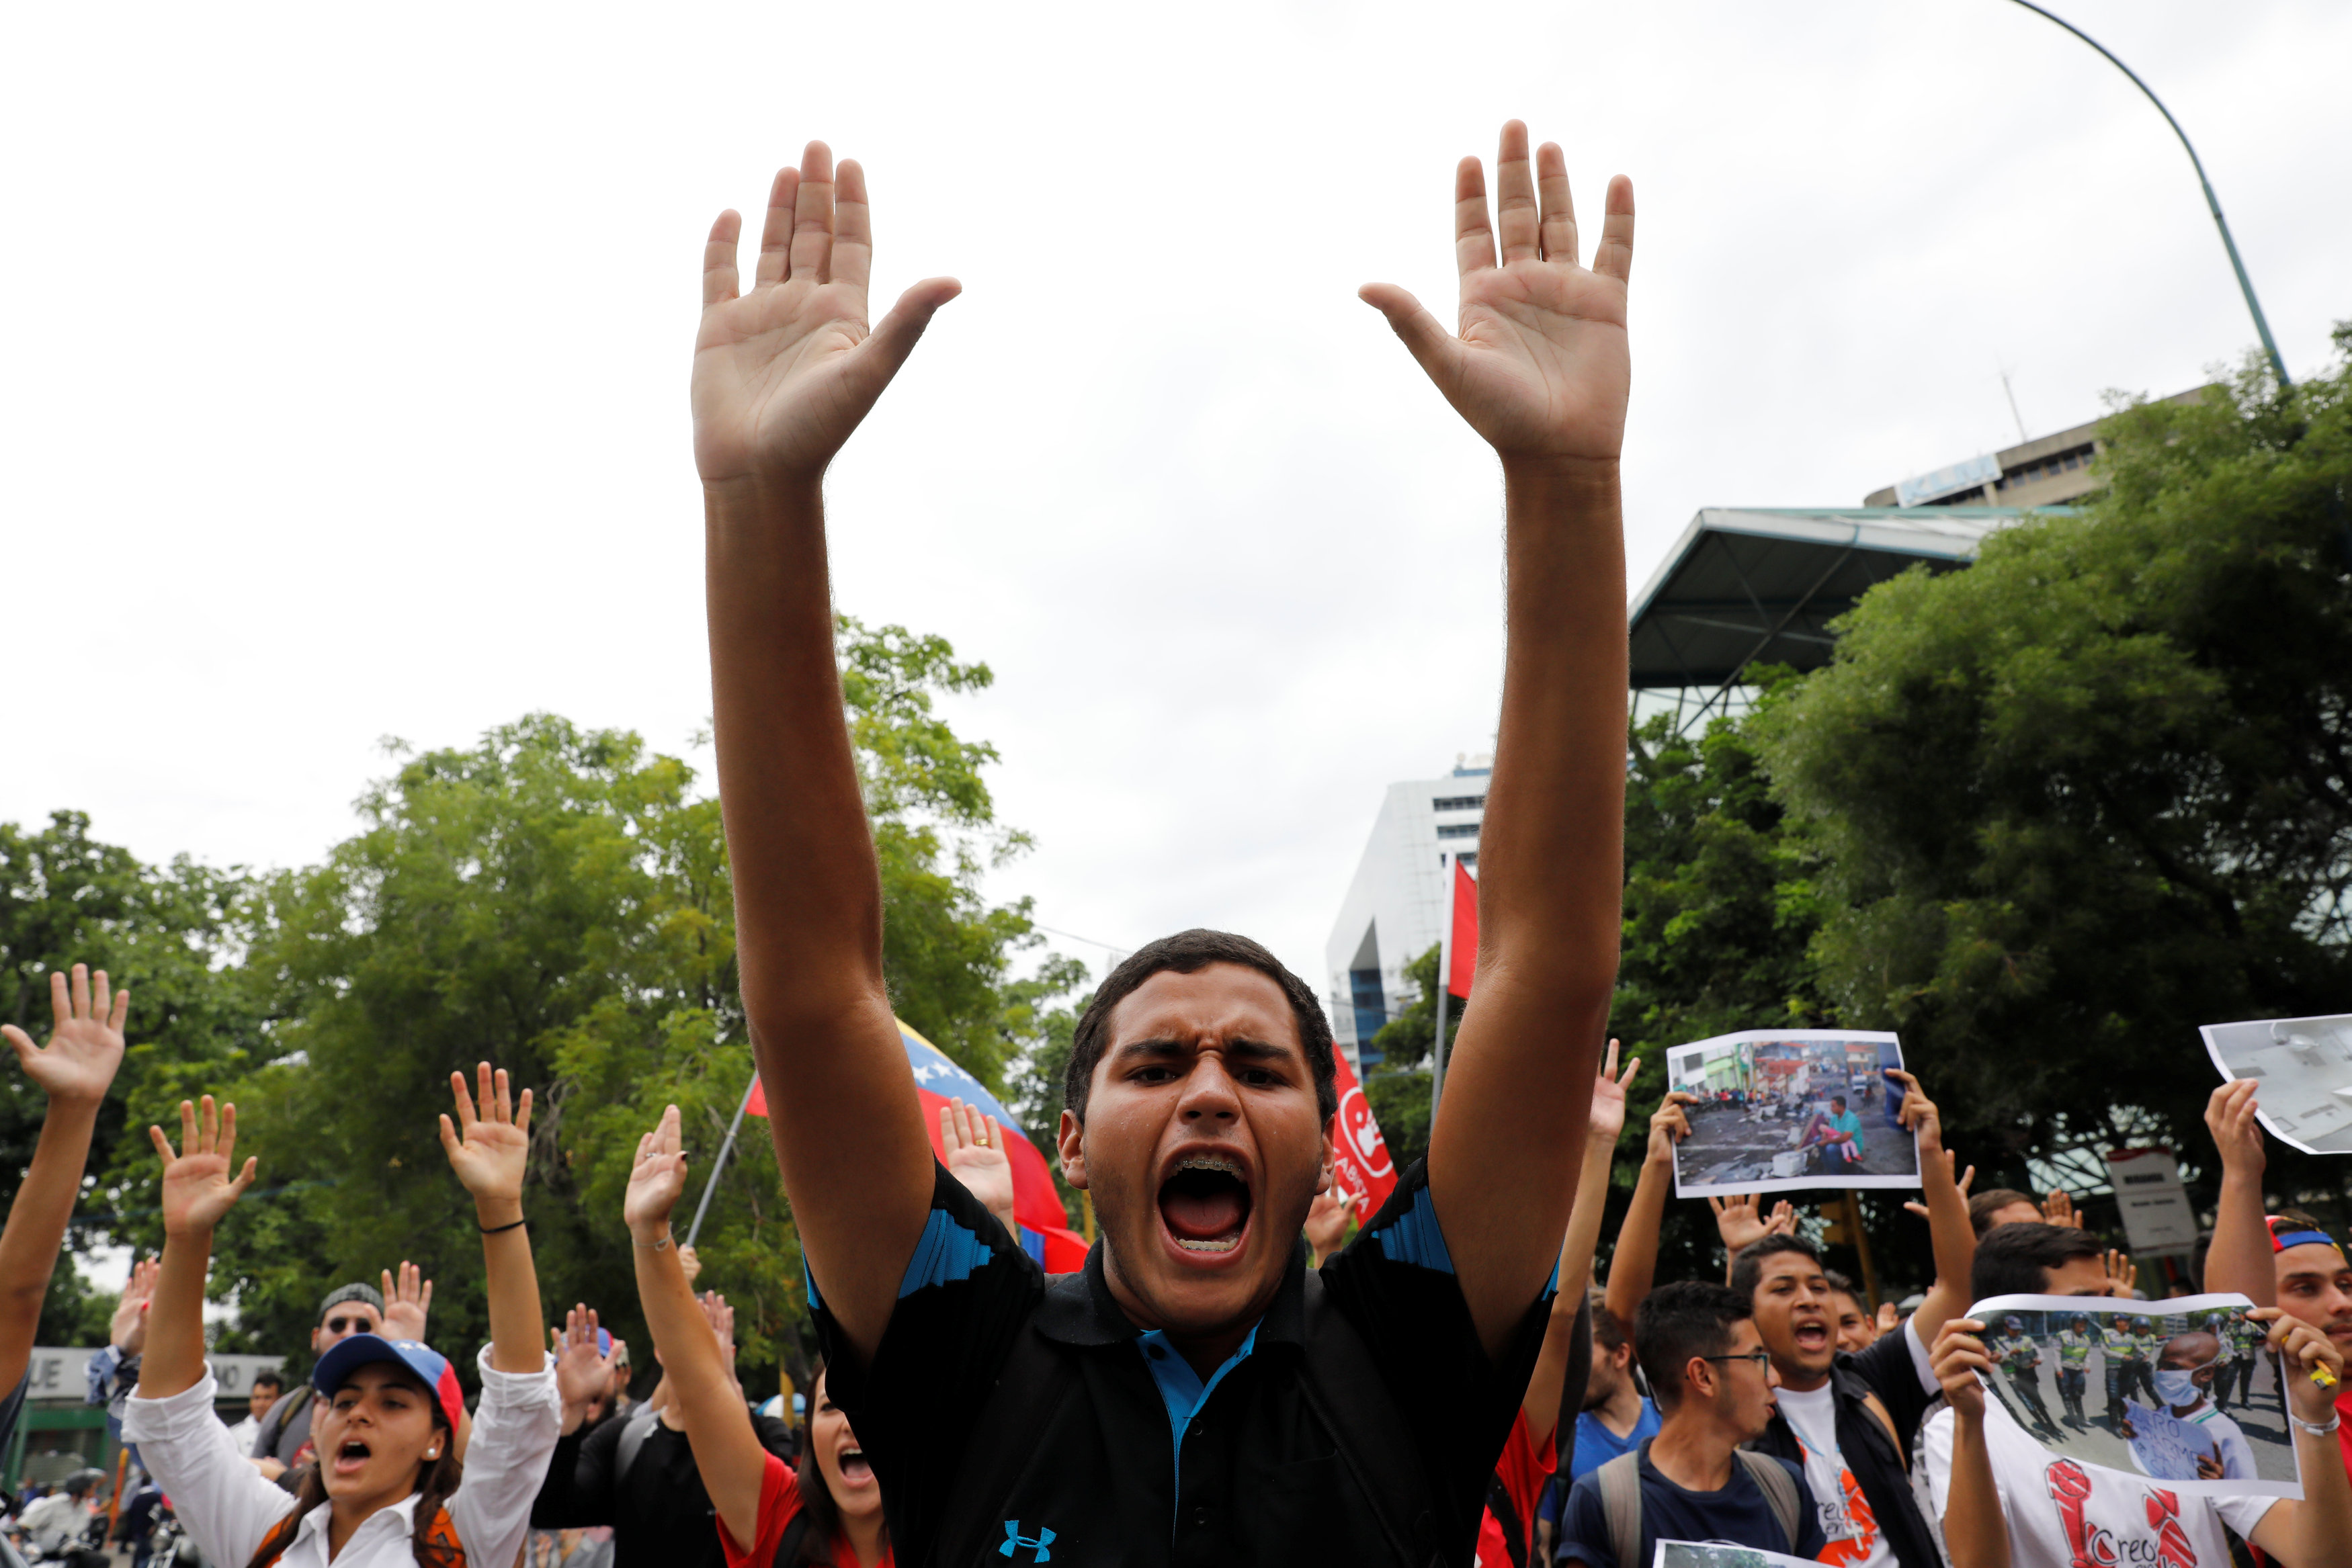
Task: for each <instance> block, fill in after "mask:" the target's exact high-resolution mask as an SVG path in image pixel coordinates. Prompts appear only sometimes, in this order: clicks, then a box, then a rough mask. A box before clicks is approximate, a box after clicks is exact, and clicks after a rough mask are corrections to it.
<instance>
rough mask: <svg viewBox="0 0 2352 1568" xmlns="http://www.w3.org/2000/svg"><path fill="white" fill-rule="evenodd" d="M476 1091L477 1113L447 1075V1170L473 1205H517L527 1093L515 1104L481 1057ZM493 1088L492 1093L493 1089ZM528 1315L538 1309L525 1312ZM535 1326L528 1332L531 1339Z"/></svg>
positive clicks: (526, 1152)
mask: <svg viewBox="0 0 2352 1568" xmlns="http://www.w3.org/2000/svg"><path fill="white" fill-rule="evenodd" d="M474 1072H475V1078H476V1081H477V1083H478V1088H479V1091H480V1093H479V1100H480V1106H481V1109H480V1113H479V1114H477V1113H476V1111H475V1102H476V1098H477V1097H476V1096H475V1095H473V1094H468V1093H467V1092H466V1075H465V1074H464V1073H462V1072H452V1073H451V1074H449V1092H450V1094H451V1096H452V1097H453V1098H454V1099H455V1100H456V1101H457V1122H456V1124H454V1125H453V1124H451V1123H450V1120H449V1117H448V1114H447V1113H446V1112H445V1113H443V1114H442V1117H441V1147H442V1150H443V1152H445V1153H446V1154H447V1155H448V1156H449V1168H450V1169H451V1170H453V1171H456V1172H457V1179H458V1180H459V1181H460V1182H463V1183H464V1184H465V1186H466V1190H467V1192H470V1193H472V1194H473V1195H474V1204H475V1207H481V1206H482V1205H484V1204H491V1203H496V1204H511V1205H513V1206H514V1207H518V1208H519V1207H521V1204H522V1178H523V1170H524V1167H525V1166H527V1165H528V1163H529V1162H530V1090H528V1089H526V1090H524V1091H523V1092H522V1100H521V1102H520V1103H517V1102H516V1101H515V1099H514V1097H513V1094H512V1092H511V1088H510V1085H509V1083H508V1081H507V1070H506V1069H505V1068H503V1067H501V1068H499V1070H498V1071H497V1072H496V1073H493V1072H492V1071H490V1064H489V1063H488V1062H487V1061H485V1062H482V1063H480V1064H479V1065H478V1066H477V1067H476V1068H475V1070H474ZM494 1090H495V1092H494ZM531 1315H532V1316H533V1317H534V1318H536V1317H537V1316H538V1313H536V1312H533V1313H532V1314H531ZM537 1334H538V1331H537V1330H533V1331H532V1337H533V1338H534V1339H536V1337H537Z"/></svg>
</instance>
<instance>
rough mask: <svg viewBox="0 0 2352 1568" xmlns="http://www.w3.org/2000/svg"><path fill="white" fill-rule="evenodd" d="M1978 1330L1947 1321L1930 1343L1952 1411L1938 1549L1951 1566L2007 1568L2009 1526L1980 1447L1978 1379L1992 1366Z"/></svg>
mask: <svg viewBox="0 0 2352 1568" xmlns="http://www.w3.org/2000/svg"><path fill="white" fill-rule="evenodd" d="M1984 1332H1985V1325H1984V1324H1982V1323H1980V1322H1977V1321H1976V1320H1975V1319H1973V1318H1963V1317H1952V1318H1947V1319H1946V1320H1945V1322H1944V1325H1943V1327H1942V1329H1941V1330H1939V1331H1938V1332H1937V1336H1936V1338H1935V1339H1934V1341H1933V1342H1931V1344H1932V1353H1933V1364H1934V1366H1935V1369H1936V1381H1937V1382H1938V1383H1940V1384H1941V1385H1943V1389H1944V1402H1945V1403H1946V1404H1948V1405H1949V1406H1951V1408H1952V1420H1953V1427H1952V1461H1951V1464H1952V1469H1951V1479H1950V1481H1949V1483H1948V1485H1949V1488H1950V1490H1949V1493H1948V1497H1947V1499H1946V1501H1945V1505H1944V1546H1945V1549H1946V1550H1947V1551H1948V1552H1950V1553H1951V1559H1952V1568H2010V1562H2009V1526H2008V1524H2007V1522H2006V1520H2005V1516H2004V1515H2003V1514H2002V1512H2001V1503H2000V1486H1999V1485H1998V1484H1997V1483H1996V1482H1995V1481H1994V1479H1993V1473H1992V1452H1991V1450H1990V1448H1987V1447H1986V1446H1985V1426H1984V1423H1985V1393H1984V1384H1983V1382H1982V1381H1981V1379H1982V1378H1984V1377H1990V1376H1991V1375H1992V1372H1993V1358H1992V1354H1991V1353H1990V1351H1988V1350H1987V1349H1986V1348H1985V1343H1984V1340H1983V1339H1982V1338H1981V1337H1980V1336H1982V1334H1983V1333H1984Z"/></svg>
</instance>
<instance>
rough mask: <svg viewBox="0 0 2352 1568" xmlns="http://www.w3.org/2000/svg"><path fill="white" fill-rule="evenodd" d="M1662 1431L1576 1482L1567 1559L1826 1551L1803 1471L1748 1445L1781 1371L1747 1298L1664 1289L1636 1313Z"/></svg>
mask: <svg viewBox="0 0 2352 1568" xmlns="http://www.w3.org/2000/svg"><path fill="white" fill-rule="evenodd" d="M1633 1351H1634V1354H1635V1355H1636V1356H1637V1357H1638V1358H1639V1359H1640V1361H1641V1363H1642V1371H1643V1374H1644V1375H1646V1376H1647V1377H1648V1378H1649V1380H1650V1389H1651V1392H1652V1394H1653V1395H1654V1397H1655V1398H1656V1400H1657V1403H1658V1408H1659V1410H1660V1412H1661V1424H1660V1426H1659V1428H1658V1435H1657V1436H1656V1437H1653V1438H1651V1439H1650V1440H1649V1441H1648V1442H1646V1443H1644V1444H1643V1445H1642V1446H1641V1448H1638V1449H1636V1450H1635V1451H1634V1452H1633V1453H1631V1454H1627V1455H1624V1456H1622V1457H1621V1458H1614V1459H1612V1460H1610V1461H1609V1462H1608V1463H1607V1464H1605V1465H1602V1466H1601V1468H1600V1469H1595V1470H1592V1471H1590V1472H1588V1473H1587V1474H1585V1475H1583V1476H1580V1477H1579V1478H1578V1479H1577V1482H1576V1485H1575V1487H1574V1489H1573V1490H1570V1493H1569V1494H1568V1506H1567V1508H1566V1509H1565V1510H1563V1511H1562V1512H1561V1515H1560V1525H1559V1528H1560V1545H1559V1561H1560V1562H1561V1563H1582V1564H1584V1565H1585V1568H1648V1565H1649V1563H1651V1561H1652V1560H1653V1559H1654V1557H1655V1556H1656V1554H1657V1543H1658V1542H1661V1541H1711V1542H1728V1543H1730V1544H1732V1545H1736V1546H1751V1547H1755V1548H1758V1549H1759V1550H1761V1551H1765V1552H1781V1553H1784V1554H1786V1555H1789V1556H1792V1557H1811V1558H1817V1557H1819V1556H1820V1555H1821V1553H1822V1551H1823V1550H1824V1549H1825V1548H1826V1547H1827V1545H1828V1541H1827V1538H1826V1537H1825V1536H1823V1535H1822V1525H1821V1511H1820V1510H1819V1509H1818V1508H1817V1507H1816V1506H1815V1504H1814V1500H1813V1495H1812V1492H1811V1489H1810V1488H1808V1487H1807V1486H1806V1485H1805V1478H1804V1473H1803V1472H1802V1471H1801V1469H1798V1467H1797V1466H1795V1465H1792V1464H1790V1462H1789V1461H1788V1460H1786V1459H1780V1458H1773V1457H1772V1456H1770V1455H1769V1454H1757V1453H1750V1452H1747V1451H1745V1450H1743V1449H1742V1448H1740V1445H1741V1444H1742V1443H1747V1442H1751V1441H1753V1440H1754V1439H1755V1438H1757V1437H1761V1436H1762V1435H1763V1432H1764V1428H1765V1427H1767V1426H1768V1425H1769V1424H1770V1422H1771V1419H1772V1411H1773V1403H1774V1398H1773V1390H1775V1389H1776V1388H1778V1387H1779V1386H1780V1374H1778V1373H1777V1372H1775V1371H1774V1370H1773V1369H1772V1353H1771V1352H1770V1351H1769V1350H1767V1349H1766V1348H1765V1347H1764V1337H1763V1335H1762V1334H1760V1333H1758V1332H1757V1330H1756V1324H1755V1323H1754V1322H1752V1321H1751V1320H1750V1315H1749V1308H1748V1300H1747V1298H1745V1297H1743V1296H1741V1295H1738V1293H1737V1292H1735V1291H1730V1290H1727V1289H1726V1288H1725V1287H1724V1286H1721V1285H1717V1284H1712V1283H1708V1282H1706V1281H1696V1280H1691V1281H1681V1282H1678V1283H1675V1284H1672V1285H1663V1286H1660V1287H1659V1288H1658V1289H1657V1290H1654V1291H1651V1292H1650V1293H1649V1294H1648V1295H1647V1296H1645V1297H1644V1298H1643V1301H1642V1304H1641V1307H1640V1308H1639V1310H1638V1311H1636V1312H1635V1313H1634V1318H1633Z"/></svg>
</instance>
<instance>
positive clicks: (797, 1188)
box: [693, 141, 958, 1357]
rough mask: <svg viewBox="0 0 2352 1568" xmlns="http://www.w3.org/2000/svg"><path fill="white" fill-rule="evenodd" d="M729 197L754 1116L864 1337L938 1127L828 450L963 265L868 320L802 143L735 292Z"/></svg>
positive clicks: (708, 385)
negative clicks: (888, 847) (856, 695)
mask: <svg viewBox="0 0 2352 1568" xmlns="http://www.w3.org/2000/svg"><path fill="white" fill-rule="evenodd" d="M741 230H742V220H741V219H740V217H739V216H738V215H737V214H735V213H733V212H731V211H730V212H726V213H722V214H719V220H718V222H717V223H715V224H713V225H711V229H710V237H709V243H708V245H707V246H705V247H704V253H703V273H702V283H703V287H702V301H703V309H702V324H701V329H700V330H699V332H698V334H697V337H696V340H695V351H694V375H693V407H694V455H695V464H696V466H697V468H698V470H699V471H700V474H701V476H702V486H703V515H704V540H705V551H706V562H707V569H706V593H707V599H708V603H709V622H710V662H711V696H712V702H713V705H714V707H713V716H714V731H715V735H716V737H717V741H718V752H719V800H720V805H721V810H722V811H723V813H724V815H725V817H726V824H727V848H728V855H729V859H730V862H731V864H732V866H733V869H734V885H735V915H736V936H737V943H738V946H737V953H738V956H739V961H740V967H741V973H742V991H743V1006H744V1010H745V1012H746V1014H747V1015H748V1018H749V1020H750V1025H751V1044H752V1051H753V1053H754V1055H755V1056H756V1057H757V1059H758V1061H759V1066H760V1075H761V1081H762V1082H764V1083H765V1084H766V1086H767V1098H768V1110H769V1121H768V1127H769V1132H770V1135H771V1136H772V1137H773V1138H774V1140H775V1145H776V1158H777V1163H778V1164H779V1166H781V1167H782V1175H783V1180H784V1190H785V1192H786V1193H787V1194H788V1195H789V1196H790V1197H791V1200H792V1206H793V1220H794V1221H795V1223H796V1224H797V1225H798V1226H799V1228H800V1233H801V1239H802V1243H803V1247H804V1249H805V1256H806V1258H807V1260H808V1267H809V1270H810V1271H811V1273H812V1275H813V1276H814V1279H815V1281H816V1284H817V1287H818V1289H819V1290H820V1291H822V1293H823V1299H824V1301H825V1302H826V1304H827V1305H828V1306H829V1307H830V1308H831V1310H832V1312H833V1315H834V1318H835V1322H837V1323H838V1324H839V1325H840V1326H841V1330H842V1332H843V1333H844V1334H845V1336H846V1337H847V1339H848V1341H849V1343H851V1345H852V1346H854V1347H855V1349H856V1353H857V1354H859V1355H860V1356H861V1357H870V1356H871V1355H872V1354H873V1353H874V1349H875V1347H876V1345H877V1343H879V1342H880V1339H881V1334H882V1330H883V1327H884V1325H885V1324H887V1322H889V1317H890V1311H891V1307H892V1305H893V1303H894V1302H895V1301H897V1299H898V1285H899V1281H900V1277H901V1275H902V1274H903V1273H904V1272H905V1270H906V1266H907V1260H908V1258H909V1257H910V1256H911V1255H912V1254H913V1252H914V1250H915V1241H916V1239H917V1237H918V1236H919V1235H920V1233H921V1231H922V1229H923V1225H924V1222H925V1218H926V1217H927V1216H928V1214H929V1208H930V1197H931V1182H932V1176H931V1172H932V1159H931V1149H930V1142H929V1139H928V1138H927V1137H926V1136H925V1134H924V1131H923V1122H922V1109H921V1106H920V1104H919V1102H918V1101H917V1099H916V1097H915V1082H914V1078H913V1076H912V1074H911V1072H910V1071H909V1069H908V1064H907V1053H906V1047H905V1045H904V1044H903V1043H902V1042H901V1040H899V1036H898V1024H897V1022H896V1021H895V1019H893V1018H892V1016H891V1010H890V999H889V997H888V994H887V991H886V990H885V988H884V986H883V979H882V896H881V883H880V880H879V873H878V871H877V864H876V861H875V858H874V845H873V841H872V839H871V837H870V836H869V834H868V832H867V830H866V812H865V807H864V803H863V800H862V799H861V797H860V794H859V791H858V781H857V769H856V763H855V761H854V759H853V756H852V752H851V749H850V744H849V734H848V730H847V729H846V727H845V725H844V721H843V708H842V693H841V680H840V675H839V673H838V671H837V669H836V667H835V663H834V641H833V633H834V622H833V603H832V599H831V594H830V589H829V585H828V583H827V580H826V567H825V540H824V497H823V488H822V487H823V482H824V471H825V467H826V465H828V464H830V463H831V462H832V461H833V457H834V455H835V453H836V452H838V451H839V450H840V449H841V445H842V444H843V443H844V442H845V441H846V440H848V439H849V435H850V433H851V432H852V431H854V430H855V429H856V427H857V425H858V423H860V422H861V421H862V420H864V419H865V417H866V414H867V413H868V412H870V411H871V410H872V408H873V406H874V403H875V400H876V399H877V398H879V397H880V396H881V395H882V390H883V388H885V387H886V386H887V385H888V384H889V382H890V379H891V377H892V376H893V375H895V374H896V373H897V371H898V367H899V366H900V365H901V364H902V363H904V362H905V361H906V358H907V355H908V351H909V350H912V349H913V348H914V346H915V342H916V340H917V339H919V338H920V337H921V336H922V333H923V329H924V327H925V325H926V324H927V323H928V322H929V319H930V317H931V313H932V312H933V311H934V310H936V309H938V308H940V306H941V305H943V304H945V303H946V302H947V301H948V300H950V299H951V298H954V297H955V295H956V293H957V292H958V285H957V284H956V283H955V282H954V281H953V280H951V279H948V278H929V279H927V280H925V281H924V282H921V283H919V284H917V285H916V286H915V287H912V288H910V289H908V291H907V293H906V294H905V296H904V297H902V298H900V299H899V301H898V307H897V308H895V309H893V310H892V311H891V312H890V314H889V315H888V316H887V317H885V318H884V319H882V321H881V322H880V324H879V325H878V326H876V327H874V328H872V329H868V327H867V325H866V281H867V277H868V274H869V272H870V269H871V266H872V261H873V254H874V246H873V234H872V228H871V225H870V221H869V215H868V210H867V206H866V178H865V175H864V173H863V172H862V171H860V169H859V168H858V166H857V165H856V163H854V162H844V163H843V164H842V165H841V167H840V171H839V175H838V179H837V180H836V176H835V169H834V162H833V154H832V152H830V151H829V150H828V149H827V148H826V147H825V145H824V143H823V142H821V141H813V142H811V143H809V146H808V150H807V152H805V153H804V154H803V157H802V159H801V165H800V167H799V168H798V169H786V170H784V171H782V172H781V173H779V174H778V175H777V176H776V179H775V183H774V185H773V187H772V189H771V191H770V193H769V198H768V212H767V219H766V225H765V228H764V232H763V234H762V235H761V243H760V256H759V262H758V267H757V269H756V270H755V272H754V273H753V275H752V279H751V287H750V289H749V290H748V291H746V290H745V289H744V288H743V287H742V284H741V278H740V275H739V274H738V272H737V268H736V246H737V242H738V240H739V238H740V235H741Z"/></svg>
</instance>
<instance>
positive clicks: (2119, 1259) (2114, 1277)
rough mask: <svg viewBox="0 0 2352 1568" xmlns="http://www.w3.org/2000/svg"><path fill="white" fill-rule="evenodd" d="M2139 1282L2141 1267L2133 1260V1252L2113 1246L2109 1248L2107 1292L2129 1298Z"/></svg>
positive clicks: (2121, 1297)
mask: <svg viewBox="0 0 2352 1568" xmlns="http://www.w3.org/2000/svg"><path fill="white" fill-rule="evenodd" d="M2138 1284H2139V1267H2138V1265H2137V1264H2135V1263H2134V1262H2133V1261H2132V1260H2131V1254H2129V1253H2127V1252H2118V1251H2117V1250H2116V1249H2114V1248H2112V1247H2110V1248H2108V1249H2107V1294H2108V1295H2110V1296H2114V1297H2117V1298H2119V1299H2122V1300H2129V1299H2130V1297H2131V1293H2132V1291H2133V1289H2134V1288H2135V1287H2137V1285H2138Z"/></svg>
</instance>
